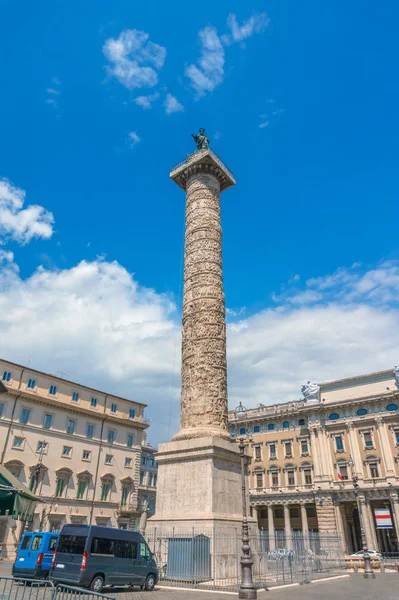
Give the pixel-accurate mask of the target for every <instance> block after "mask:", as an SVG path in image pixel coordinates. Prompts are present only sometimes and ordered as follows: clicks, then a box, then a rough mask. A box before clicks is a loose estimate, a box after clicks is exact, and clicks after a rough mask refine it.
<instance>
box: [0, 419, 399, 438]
mask: <svg viewBox="0 0 399 600" xmlns="http://www.w3.org/2000/svg"><path fill="white" fill-rule="evenodd" d="M0 416H1V415H0ZM395 440H396V443H397V444H399V430H396V431H395Z"/></svg>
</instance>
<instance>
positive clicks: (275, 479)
mask: <svg viewBox="0 0 399 600" xmlns="http://www.w3.org/2000/svg"><path fill="white" fill-rule="evenodd" d="M272 486H273V487H278V473H272Z"/></svg>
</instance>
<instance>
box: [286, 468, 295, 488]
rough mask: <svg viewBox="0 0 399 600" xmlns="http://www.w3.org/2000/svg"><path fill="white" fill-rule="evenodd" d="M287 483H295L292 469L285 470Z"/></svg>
mask: <svg viewBox="0 0 399 600" xmlns="http://www.w3.org/2000/svg"><path fill="white" fill-rule="evenodd" d="M287 481H288V485H295V473H294V471H287Z"/></svg>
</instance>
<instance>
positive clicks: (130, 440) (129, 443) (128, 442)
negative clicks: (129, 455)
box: [126, 433, 134, 448]
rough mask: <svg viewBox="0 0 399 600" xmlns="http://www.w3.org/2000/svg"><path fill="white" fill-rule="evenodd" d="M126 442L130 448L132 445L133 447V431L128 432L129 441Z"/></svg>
mask: <svg viewBox="0 0 399 600" xmlns="http://www.w3.org/2000/svg"><path fill="white" fill-rule="evenodd" d="M126 444H127V447H128V448H132V447H133V444H134V436H133V434H132V433H128V434H127V442H126Z"/></svg>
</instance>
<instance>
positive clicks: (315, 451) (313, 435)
mask: <svg viewBox="0 0 399 600" xmlns="http://www.w3.org/2000/svg"><path fill="white" fill-rule="evenodd" d="M309 432H310V445H311V449H312V458H313V465H314V478H315V479H320V477H321V470H322V469H321V464H320V453H319V441H318V439H317V431H316V428H315V427H309Z"/></svg>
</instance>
